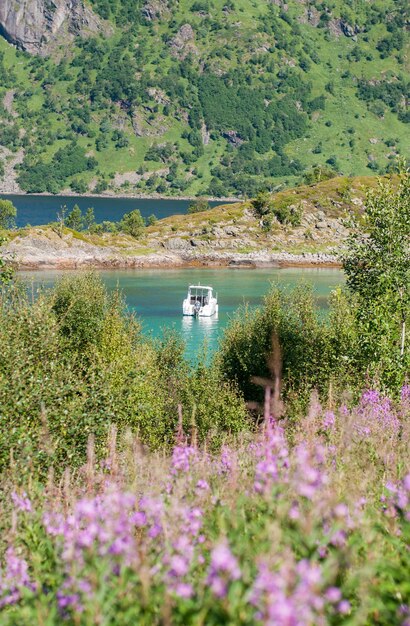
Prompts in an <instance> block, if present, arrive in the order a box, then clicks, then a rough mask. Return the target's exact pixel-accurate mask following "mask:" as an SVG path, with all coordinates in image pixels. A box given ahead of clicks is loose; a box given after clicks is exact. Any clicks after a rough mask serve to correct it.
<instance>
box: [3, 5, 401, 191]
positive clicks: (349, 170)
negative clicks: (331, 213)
mask: <svg viewBox="0 0 410 626" xmlns="http://www.w3.org/2000/svg"><path fill="white" fill-rule="evenodd" d="M88 8H91V9H92V10H93V11H94V13H95V14H96V15H98V17H99V18H101V19H100V20H99V21H100V22H101V24H103V25H104V27H103V28H101V29H100V30H97V31H96V32H95V33H87V34H86V35H85V36H82V37H81V36H80V34H78V35H76V36H74V37H73V36H72V32H71V35H70V37H67V38H65V37H64V36H61V40H57V41H56V42H55V43H54V45H53V47H52V49H51V50H46V51H44V52H43V53H41V54H38V55H34V54H32V55H31V54H29V53H28V52H25V51H23V50H18V49H17V48H16V47H14V46H13V45H11V44H10V43H8V42H7V41H6V39H3V38H1V37H0V77H1V78H0V85H1V87H0V118H1V124H0V175H1V177H3V179H4V178H6V179H8V180H11V179H13V177H15V178H16V181H17V182H18V184H19V186H20V188H21V189H22V190H25V191H30V192H43V191H48V192H53V193H56V192H58V191H60V190H62V189H67V188H71V189H72V190H73V191H76V192H78V193H84V192H86V191H94V192H96V193H101V192H103V191H105V190H106V189H108V188H116V189H117V188H118V189H121V190H122V191H129V192H135V193H145V194H147V193H148V194H150V193H159V194H164V195H167V194H170V195H172V194H173V195H181V194H198V195H212V196H219V197H221V196H228V195H235V196H243V195H254V194H255V193H257V191H259V190H260V189H262V188H275V187H277V186H278V185H288V184H294V183H297V182H298V181H301V180H303V179H304V180H305V181H306V182H311V181H312V180H315V179H316V180H317V179H318V178H319V179H320V178H321V177H324V176H325V177H326V176H330V175H332V173H333V172H340V173H343V174H345V175H364V174H370V173H372V172H373V173H384V172H386V171H388V170H389V169H391V167H392V164H393V163H394V161H395V160H396V158H397V156H398V155H399V154H401V155H403V156H408V155H409V149H410V132H409V129H410V125H409V124H410V108H409V93H410V79H409V66H410V58H409V52H410V45H409V41H410V38H409V33H408V28H409V24H410V9H409V5H408V2H407V0H389V1H385V0H383V1H382V0H376V1H375V2H367V1H365V0H350V1H344V2H342V1H341V0H324V1H323V2H320V1H319V0H315V1H313V2H308V1H306V2H305V1H302V0H289V1H288V2H287V3H286V4H285V3H283V2H282V1H281V0H275V1H274V2H270V3H269V2H266V1H264V0H254V1H253V2H250V1H249V0H235V1H233V0H211V1H209V0H180V1H179V2H177V1H176V0H116V1H115V2H113V1H111V0H93V1H92V2H91V3H89V5H88ZM0 32H1V29H0ZM23 47H24V45H23ZM51 162H52V163H53V167H50V163H51ZM318 165H320V166H321V167H320V168H317V167H316V169H314V168H315V166H318Z"/></svg>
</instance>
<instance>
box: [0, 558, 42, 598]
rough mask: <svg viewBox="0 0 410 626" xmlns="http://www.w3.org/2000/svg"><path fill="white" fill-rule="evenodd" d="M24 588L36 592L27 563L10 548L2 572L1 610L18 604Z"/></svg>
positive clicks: (0, 589) (0, 572) (0, 578)
mask: <svg viewBox="0 0 410 626" xmlns="http://www.w3.org/2000/svg"><path fill="white" fill-rule="evenodd" d="M24 588H25V589H30V590H31V591H35V589H36V586H35V584H34V583H32V582H31V580H30V577H29V574H28V564H27V561H26V560H25V559H23V558H21V557H18V556H17V554H16V551H15V549H14V548H13V547H12V546H10V547H9V548H7V550H6V555H5V567H4V569H3V570H0V609H2V608H3V607H5V606H7V605H10V604H16V602H18V601H19V600H20V598H21V592H22V591H23V589H24Z"/></svg>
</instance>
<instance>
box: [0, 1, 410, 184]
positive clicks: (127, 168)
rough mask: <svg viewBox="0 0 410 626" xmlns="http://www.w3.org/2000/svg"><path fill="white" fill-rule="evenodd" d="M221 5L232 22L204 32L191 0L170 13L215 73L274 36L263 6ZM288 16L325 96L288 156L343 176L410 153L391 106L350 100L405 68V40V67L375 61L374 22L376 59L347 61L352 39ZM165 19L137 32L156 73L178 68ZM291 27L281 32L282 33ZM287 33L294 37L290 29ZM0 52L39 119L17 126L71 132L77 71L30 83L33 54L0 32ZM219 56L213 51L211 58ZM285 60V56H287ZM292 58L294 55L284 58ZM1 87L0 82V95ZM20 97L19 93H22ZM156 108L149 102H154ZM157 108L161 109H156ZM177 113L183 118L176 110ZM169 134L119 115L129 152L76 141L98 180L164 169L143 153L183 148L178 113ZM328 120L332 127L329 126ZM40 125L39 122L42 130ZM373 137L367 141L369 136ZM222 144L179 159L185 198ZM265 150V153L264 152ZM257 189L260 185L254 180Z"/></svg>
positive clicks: (295, 9) (370, 49)
mask: <svg viewBox="0 0 410 626" xmlns="http://www.w3.org/2000/svg"><path fill="white" fill-rule="evenodd" d="M224 4H225V2H224V1H223V0H214V2H213V3H212V5H211V9H210V16H211V17H212V19H215V20H217V21H219V22H220V23H221V24H227V25H229V29H228V30H222V31H217V30H212V29H208V30H207V29H204V27H203V16H201V15H200V14H198V13H193V12H192V11H191V10H190V9H191V7H192V0H183V1H181V2H180V3H179V4H178V7H177V8H176V9H175V11H174V13H173V17H174V19H175V21H176V23H177V24H184V23H190V24H191V25H192V26H193V28H194V30H195V33H196V38H195V45H196V47H197V49H198V62H199V61H201V60H204V61H206V62H207V63H208V65H209V66H210V67H211V68H212V69H213V70H214V71H217V72H218V73H220V72H221V71H222V72H223V71H227V70H229V69H232V68H235V67H238V66H242V65H243V64H246V63H248V62H249V61H250V60H251V59H252V58H253V57H254V56H255V55H256V54H258V51H259V49H260V46H262V45H263V44H264V43H268V44H270V43H272V37H271V36H267V35H266V34H264V33H262V32H258V31H259V26H258V22H257V18H258V16H259V15H261V14H263V13H266V11H267V5H266V4H265V3H264V2H260V1H259V2H253V3H249V2H246V1H244V0H239V1H237V2H236V4H235V7H236V8H235V11H233V12H231V13H228V14H226V13H225V12H223V11H222V8H223V6H224ZM288 5H289V11H288V15H289V16H290V18H291V19H292V20H293V21H294V22H295V23H297V24H298V25H299V27H300V29H301V35H300V36H299V39H300V42H301V44H302V43H309V44H310V45H311V47H313V49H314V50H315V51H316V52H317V53H318V55H319V57H320V63H318V64H315V63H311V66H310V68H309V71H308V72H307V74H306V78H307V79H308V80H309V81H311V83H312V85H313V94H312V95H313V96H315V95H321V94H325V95H326V108H325V110H324V111H320V112H315V113H314V114H313V115H312V116H311V117H312V119H311V127H310V129H309V130H308V131H307V133H306V134H305V136H304V137H302V138H301V139H298V140H294V141H292V142H291V143H290V144H288V145H287V147H286V149H285V151H286V152H287V154H288V155H289V156H290V157H294V158H298V159H299V160H300V161H301V162H302V164H303V165H304V166H305V167H306V168H309V167H310V166H312V165H314V164H317V163H325V161H326V159H328V158H329V157H331V156H336V157H337V162H338V167H339V169H340V171H341V172H343V173H344V174H347V175H358V174H359V175H363V174H366V172H368V170H367V167H366V166H367V164H368V162H369V159H374V160H376V162H377V163H378V164H379V165H380V167H385V166H386V165H387V163H388V156H389V154H391V153H396V152H398V153H401V154H404V155H408V154H409V153H410V133H409V132H408V125H406V124H403V123H401V122H400V121H399V120H398V118H397V115H396V114H393V113H391V112H390V111H389V110H388V109H387V108H386V111H385V115H384V117H383V118H380V117H377V116H376V115H375V114H374V113H371V112H369V111H368V109H367V106H366V104H365V103H364V102H363V101H360V100H358V98H357V97H356V86H355V83H354V80H353V77H354V76H356V77H365V78H368V79H370V78H376V79H378V78H380V77H382V76H384V75H387V73H388V72H389V71H391V72H394V73H395V74H398V73H400V72H402V73H406V71H407V70H408V68H409V44H408V43H407V44H406V45H405V48H404V50H403V51H402V57H403V60H404V62H403V64H402V65H400V64H399V63H398V61H397V58H396V56H397V55H396V56H395V55H394V54H392V55H391V56H390V57H388V58H386V59H381V58H380V55H379V54H378V52H377V51H376V50H375V46H376V43H377V41H379V40H380V38H381V37H383V36H385V35H386V33H387V31H386V28H385V26H383V25H381V24H377V25H376V26H374V27H373V28H371V29H370V31H369V32H368V33H366V38H367V39H368V40H367V41H365V40H364V37H363V36H362V35H359V42H358V43H359V45H360V48H361V50H362V51H363V54H364V55H367V56H368V55H369V54H371V55H372V57H373V59H372V60H367V59H366V58H365V56H363V58H362V59H361V60H360V61H358V62H354V63H353V62H352V61H350V60H348V59H347V58H346V56H347V55H348V54H349V52H350V51H351V50H352V49H353V48H354V47H355V46H356V45H357V42H355V41H353V40H352V39H350V38H348V37H345V36H343V35H341V36H338V37H336V36H334V35H329V34H328V32H327V30H326V29H321V28H315V27H313V26H311V25H309V24H304V23H301V22H300V16H301V14H302V12H303V11H304V10H305V7H304V5H301V4H299V3H298V2H296V1H291V2H289V3H288ZM344 5H345V3H343V2H341V0H336V1H335V2H333V6H334V13H335V15H336V14H339V13H340V11H341V10H342V8H343V7H344ZM356 17H357V21H358V22H359V23H360V19H361V17H362V12H361V3H357V5H356ZM168 22H169V20H168V19H165V18H164V19H163V20H159V21H158V22H155V23H154V24H153V25H152V28H146V29H145V30H144V29H143V31H142V32H143V34H144V42H145V44H146V47H147V50H148V60H147V62H146V63H145V67H144V71H145V72H149V73H151V75H152V76H155V74H156V72H157V70H156V67H157V66H158V64H160V65H161V69H163V68H168V67H171V66H175V64H177V62H176V61H175V59H173V58H172V56H171V55H170V54H169V49H168V48H167V46H165V45H164V44H163V42H162V39H161V37H162V36H164V35H167V34H168V35H170V27H169V23H168ZM286 29H287V30H286ZM288 31H289V33H290V29H289V27H288V26H287V25H286V24H285V26H284V32H285V33H286V32H288ZM119 36H120V33H119V32H118V31H117V32H116V34H115V35H114V36H113V37H112V38H111V40H110V41H109V42H107V54H106V57H107V58H108V55H109V48H110V46H111V45H112V44H113V43H114V42H115V41H118V38H119ZM289 36H290V35H289ZM226 47H227V48H230V49H231V58H230V59H227V58H225V57H223V56H222V57H221V56H218V54H217V53H218V51H220V50H224V49H225V48H226ZM0 51H2V52H4V53H5V65H6V67H9V68H13V71H14V72H15V74H16V77H17V79H16V87H17V102H16V104H15V106H16V108H17V110H20V111H23V104H22V102H23V101H25V102H26V103H27V110H28V111H30V112H39V113H40V115H39V116H38V117H37V118H36V117H33V118H27V117H26V118H25V119H21V118H19V119H18V121H17V124H19V125H21V126H23V127H25V128H26V130H27V131H28V133H29V134H30V133H31V136H32V137H33V141H35V137H36V135H37V136H38V135H40V134H41V133H43V132H45V131H48V130H51V131H53V132H55V133H58V132H61V133H64V132H65V131H66V129H67V118H66V115H65V111H64V105H65V102H66V101H67V98H68V97H69V92H70V91H72V89H73V82H74V79H75V77H76V76H77V74H78V68H76V67H74V68H70V74H71V76H72V80H71V81H70V82H66V81H58V82H57V83H56V84H55V85H54V86H52V87H51V88H49V87H45V88H43V87H42V85H41V81H40V80H33V74H30V59H29V58H28V57H27V56H26V55H21V54H19V53H16V51H15V49H14V48H13V47H11V46H9V45H8V44H7V43H6V42H5V41H4V40H3V39H1V38H0ZM77 52H78V51H76V49H75V48H74V47H73V48H72V49H71V50H70V51H69V57H70V55H71V57H74V56H75V55H76V54H77ZM215 53H216V54H215ZM286 56H289V55H285V57H286ZM272 58H273V59H274V60H275V61H278V62H281V59H282V61H283V57H281V58H279V57H278V54H277V53H276V52H275V53H274V54H273V53H272ZM290 61H291V59H290ZM53 64H54V61H53V60H47V61H44V63H43V66H44V75H45V76H47V71H48V70H49V69H50V68H52V66H53ZM254 67H255V73H258V72H259V73H260V72H261V71H262V70H261V68H260V66H258V64H256V65H255V66H254ZM345 70H350V72H351V74H352V76H350V77H349V78H342V75H343V72H344V71H345ZM329 81H332V82H333V83H334V94H329V93H328V92H326V91H325V85H326V84H327V83H328V82H329ZM4 91H5V90H2V89H1V88H0V98H1V94H2V93H4ZM48 91H51V93H52V95H53V98H55V99H56V100H57V102H58V107H57V109H60V112H49V111H47V112H46V113H44V111H43V110H42V107H43V105H44V103H45V94H46V93H47V92H48ZM23 92H25V93H26V95H25V96H24V98H23V97H21V100H20V99H19V98H20V96H21V94H22V93H23ZM153 104H155V102H154V101H153ZM161 109H162V108H161V106H160V107H159V113H158V114H161ZM107 112H108V111H107V109H105V108H104V109H103V110H100V111H95V112H93V114H92V121H91V123H90V125H89V127H90V128H91V129H92V130H95V131H97V129H98V126H99V123H100V122H101V120H102V118H103V117H104V116H106V115H107ZM117 113H118V111H116V107H115V105H112V106H111V114H110V115H111V118H112V119H115V118H116V117H118V115H117ZM179 117H181V116H179ZM165 121H166V126H167V130H166V131H165V132H164V133H163V134H162V135H161V136H160V137H136V136H135V134H134V132H133V130H132V126H131V123H130V120H129V119H127V117H126V116H125V117H124V119H123V123H124V131H125V132H126V134H127V137H128V140H129V145H128V146H127V147H125V148H121V149H118V148H116V147H115V145H114V142H113V141H111V140H110V139H109V141H108V146H107V148H105V149H104V150H103V151H101V152H97V151H96V149H95V138H92V137H91V138H90V137H87V136H81V135H80V136H78V137H77V140H78V143H79V144H80V145H82V146H84V147H85V148H86V150H87V151H88V152H89V153H90V154H93V155H94V156H96V158H97V159H98V162H99V167H98V172H97V177H99V176H106V177H108V178H110V177H112V175H113V174H114V173H115V172H120V173H123V172H133V171H135V170H137V169H138V168H139V167H140V166H141V165H143V164H144V166H145V168H146V169H148V170H151V171H155V170H160V169H162V168H163V167H164V165H163V164H162V163H155V162H145V163H144V155H145V153H146V151H147V149H148V147H149V145H151V144H152V143H163V142H165V141H170V142H178V144H179V145H180V147H181V148H183V149H189V144H188V142H187V140H186V139H184V138H182V137H181V133H182V132H183V130H184V129H185V128H186V127H187V125H186V123H185V122H184V120H183V119H178V116H177V115H172V116H171V117H169V118H166V120H165ZM326 122H328V123H329V122H330V123H331V125H330V126H327V125H326ZM42 125H43V126H42ZM351 138H354V141H355V145H354V147H351V146H350V145H349V140H350V139H351ZM396 138H397V142H395V145H394V146H393V148H392V147H387V146H386V145H385V143H383V142H384V141H386V140H388V139H396ZM371 139H372V140H376V142H375V143H371V142H370V140H371ZM66 143H67V142H66V141H65V140H64V139H63V140H59V139H58V138H57V139H56V138H54V139H53V140H51V141H50V142H49V145H46V146H45V148H44V153H43V155H42V157H43V158H44V159H45V160H50V159H51V158H52V156H53V154H54V153H55V152H56V151H57V149H59V148H60V147H61V146H64V145H65V144H66ZM319 143H321V144H322V152H321V153H320V154H314V153H313V152H312V150H313V149H314V148H315V146H317V145H318V144H319ZM226 148H227V142H226V140H225V139H223V138H221V137H219V138H217V139H215V140H213V141H212V140H211V142H210V144H209V145H207V146H205V151H204V155H203V156H201V157H200V158H199V159H198V160H197V162H196V163H195V164H194V165H193V166H190V167H187V166H184V165H183V164H182V163H179V164H178V176H180V177H186V176H190V174H189V171H190V169H191V170H192V168H193V167H195V168H196V172H197V174H198V175H194V176H190V178H189V180H190V184H189V186H188V188H187V189H186V190H185V193H187V194H200V193H204V192H205V191H206V189H207V187H208V185H209V182H210V180H211V174H210V169H211V168H212V167H213V166H215V165H218V163H219V160H220V158H221V156H222V155H223V154H224V153H225V152H226ZM267 156H268V155H267ZM95 177H96V174H95V172H86V173H82V174H81V178H82V179H83V180H86V181H87V182H88V183H89V182H90V181H91V180H92V179H93V178H95ZM293 182H295V179H294V178H292V177H289V176H288V177H282V178H272V179H270V180H266V181H265V184H268V185H274V184H277V183H285V184H291V183H293ZM260 184H261V186H263V184H264V182H263V181H262V180H261V181H260Z"/></svg>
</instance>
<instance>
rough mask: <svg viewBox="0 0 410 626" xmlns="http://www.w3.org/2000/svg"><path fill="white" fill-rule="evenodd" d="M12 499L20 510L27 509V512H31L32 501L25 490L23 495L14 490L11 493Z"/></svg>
mask: <svg viewBox="0 0 410 626" xmlns="http://www.w3.org/2000/svg"><path fill="white" fill-rule="evenodd" d="M11 499H12V501H13V504H14V506H15V507H16V509H17V510H18V511H25V512H26V513H30V511H31V502H30V500H29V498H28V497H27V494H26V492H25V491H23V493H22V494H21V496H19V495H18V493H16V492H15V491H13V493H12V494H11Z"/></svg>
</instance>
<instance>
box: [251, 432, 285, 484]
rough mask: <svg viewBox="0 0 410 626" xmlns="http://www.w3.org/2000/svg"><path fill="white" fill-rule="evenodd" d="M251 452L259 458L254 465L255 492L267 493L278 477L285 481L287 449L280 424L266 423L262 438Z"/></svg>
mask: <svg viewBox="0 0 410 626" xmlns="http://www.w3.org/2000/svg"><path fill="white" fill-rule="evenodd" d="M252 452H253V453H254V455H255V456H256V458H260V460H259V462H258V463H257V464H256V467H255V482H254V489H255V491H256V492H257V493H268V492H269V491H270V490H271V489H272V487H273V485H274V484H275V483H277V482H278V481H279V479H280V480H281V481H285V482H286V479H287V471H286V470H287V469H288V467H289V450H288V447H287V442H286V438H285V433H284V430H283V428H282V427H281V426H278V425H277V424H274V425H272V424H268V425H267V428H266V432H265V433H264V436H263V438H262V439H261V440H260V442H259V445H258V446H254V447H253V450H252Z"/></svg>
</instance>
